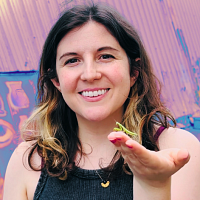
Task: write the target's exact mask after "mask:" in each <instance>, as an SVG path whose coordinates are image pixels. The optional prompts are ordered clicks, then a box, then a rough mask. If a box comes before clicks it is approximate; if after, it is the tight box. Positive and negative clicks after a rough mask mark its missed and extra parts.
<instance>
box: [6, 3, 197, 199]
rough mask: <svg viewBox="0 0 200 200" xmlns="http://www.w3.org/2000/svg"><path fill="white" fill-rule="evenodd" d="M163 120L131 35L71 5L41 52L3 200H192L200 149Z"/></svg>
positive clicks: (108, 11) (123, 26) (93, 11)
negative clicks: (34, 97)
mask: <svg viewBox="0 0 200 200" xmlns="http://www.w3.org/2000/svg"><path fill="white" fill-rule="evenodd" d="M168 119H170V120H172V122H174V124H175V120H174V118H173V116H172V115H171V114H170V112H169V111H168V110H167V108H166V107H165V106H164V104H163V103H162V101H161V100H160V88H159V81H158V80H157V78H156V77H155V75H154V73H153V70H152V66H151V63H150V60H149V58H148V56H147V53H146V51H145V49H144V47H143V44H142V42H141V40H140V38H139V36H138V34H137V32H136V31H135V29H134V28H133V27H132V26H131V25H129V23H128V22H126V20H125V19H123V18H122V17H121V16H120V15H119V14H118V13H117V12H116V11H115V10H113V9H112V8H110V7H108V6H105V5H101V4H95V5H88V6H87V5H79V6H75V7H73V8H71V9H70V10H67V11H66V12H64V13H63V14H62V16H61V17H60V18H59V20H58V21H57V22H56V24H55V25H54V26H53V28H52V29H51V31H50V33H49V35H48V37H47V39H46V42H45V44H44V48H43V53H42V57H41V63H40V76H39V80H38V104H37V106H36V108H35V110H34V111H33V113H32V115H31V116H30V118H29V119H28V120H27V121H26V123H25V124H24V127H23V129H22V135H23V137H24V140H25V142H23V143H21V144H20V145H19V147H18V148H17V149H16V150H15V152H14V153H13V155H12V157H11V159H10V162H9V165H8V168H7V173H6V179H5V190H4V199H5V200H6V199H13V198H15V199H20V200H22V199H34V200H36V199H40V200H41V199H52V200H54V199H55V200H57V199H76V200H77V199H88V200H90V199H133V198H134V199H136V200H137V199H140V200H143V199H145V200H146V199H149V200H151V199H152V200H157V199H159V200H160V199H163V200H169V199H173V200H178V199H181V200H186V199H187V200H188V199H190V198H192V199H199V198H200V192H199V189H198V180H199V179H200V171H199V169H198V167H197V166H198V165H200V155H199V151H200V145H199V142H198V140H197V139H196V138H194V136H192V135H191V134H190V133H188V132H186V131H182V130H179V129H176V128H172V127H171V125H170V123H169V120H168ZM116 122H120V123H121V124H122V125H121V124H120V123H117V124H118V125H119V127H120V128H115V129H114V130H115V131H113V128H114V127H115V124H116ZM119 130H121V131H119ZM123 131H125V132H126V133H131V132H135V133H136V134H137V135H138V138H137V140H138V142H136V141H134V140H133V139H132V138H130V137H129V136H128V135H126V134H125V133H124V132H123ZM191 143H192V145H191ZM190 156H191V158H190ZM22 161H23V162H22ZM186 163H187V165H186V166H184V165H185V164H186ZM179 169H180V170H179ZM185 176H186V177H185ZM19 177H20V178H19ZM171 177H173V178H172V180H171ZM19 180H20V183H19ZM30 180H31V181H30ZM188 182H189V183H190V184H189V185H188ZM52 186H53V188H52ZM11 187H12V190H11ZM10 191H11V192H10Z"/></svg>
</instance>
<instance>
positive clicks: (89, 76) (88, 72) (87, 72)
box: [81, 61, 101, 82]
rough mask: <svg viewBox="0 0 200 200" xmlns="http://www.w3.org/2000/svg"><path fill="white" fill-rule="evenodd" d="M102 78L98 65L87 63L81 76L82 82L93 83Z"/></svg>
mask: <svg viewBox="0 0 200 200" xmlns="http://www.w3.org/2000/svg"><path fill="white" fill-rule="evenodd" d="M100 78H101V72H99V71H98V68H97V63H95V62H91V61H90V62H87V63H85V65H83V72H82V74H81V80H83V81H88V82H93V81H94V80H98V79H100Z"/></svg>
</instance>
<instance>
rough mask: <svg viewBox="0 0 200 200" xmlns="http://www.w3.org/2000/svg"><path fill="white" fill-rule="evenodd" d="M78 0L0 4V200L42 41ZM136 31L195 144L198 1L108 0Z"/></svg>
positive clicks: (31, 98) (199, 133) (198, 132)
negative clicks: (6, 170) (62, 14)
mask: <svg viewBox="0 0 200 200" xmlns="http://www.w3.org/2000/svg"><path fill="white" fill-rule="evenodd" d="M79 2H83V3H84V2H87V1H80V0H76V1H75V0H74V1H73V0H65V1H63V0H0V44H1V45H0V200H1V199H2V188H3V178H4V175H5V169H6V166H7V163H8V160H9V158H10V155H11V154H12V152H13V150H14V149H15V148H16V146H17V144H18V143H19V142H20V136H19V133H18V130H19V127H20V125H21V123H22V122H23V120H25V119H26V118H27V117H28V116H29V114H30V112H31V110H32V108H33V106H34V102H35V94H36V81H37V75H38V63H39V59H40V55H41V51H42V46H43V43H44V40H45V38H46V36H47V34H48V32H49V30H50V28H51V26H52V25H53V24H54V23H55V21H56V19H57V18H58V15H59V13H60V12H61V11H62V9H63V8H64V6H65V5H67V7H71V6H72V5H73V4H76V3H79ZM101 2H106V3H109V4H110V5H113V6H114V7H116V8H117V10H118V11H120V12H121V13H122V14H123V15H124V16H125V17H126V18H127V19H128V20H129V21H130V22H131V23H132V24H133V25H134V26H135V27H136V29H137V30H138V31H139V33H140V35H141V37H142V39H143V41H144V44H145V47H146V49H147V51H148V53H149V55H150V57H151V59H152V63H153V66H154V69H155V73H156V75H157V76H158V78H159V79H160V80H161V81H162V82H163V84H164V87H163V92H162V96H163V98H164V99H165V100H166V104H167V106H168V107H169V109H170V110H171V111H172V113H173V114H174V116H175V117H176V118H177V121H178V126H179V127H181V128H184V129H187V130H189V131H191V132H192V133H193V134H194V135H195V136H196V137H197V138H198V139H200V107H199V105H200V99H199V97H200V89H199V86H200V84H199V83H200V68H199V67H200V36H199V33H200V23H199V21H200V12H199V10H200V1H199V0H148V1H147V0H139V1H138V0H123V1H122V0H107V1H105V0H104V1H103V0H102V1H101Z"/></svg>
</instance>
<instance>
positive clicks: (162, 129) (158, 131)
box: [154, 126, 165, 142]
mask: <svg viewBox="0 0 200 200" xmlns="http://www.w3.org/2000/svg"><path fill="white" fill-rule="evenodd" d="M164 130H165V127H164V126H161V127H160V128H159V129H158V130H157V131H156V134H155V135H154V140H155V142H157V140H158V138H159V136H160V135H161V133H162V132H163V131H164Z"/></svg>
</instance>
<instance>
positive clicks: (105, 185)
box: [101, 181, 110, 188]
mask: <svg viewBox="0 0 200 200" xmlns="http://www.w3.org/2000/svg"><path fill="white" fill-rule="evenodd" d="M109 185H110V181H107V182H106V183H103V182H102V183H101V186H102V187H104V188H106V187H108V186H109Z"/></svg>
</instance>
